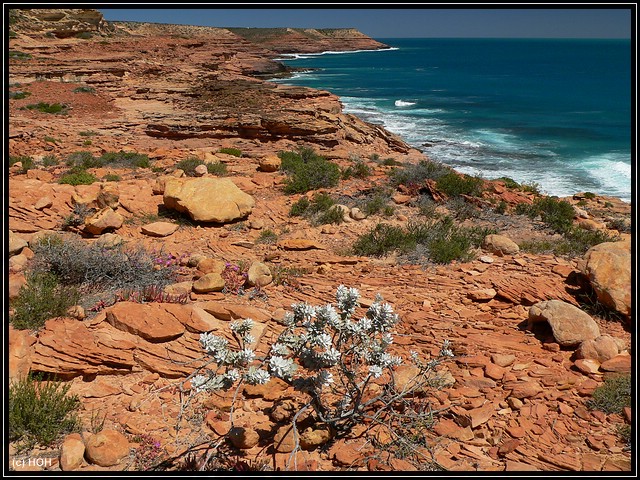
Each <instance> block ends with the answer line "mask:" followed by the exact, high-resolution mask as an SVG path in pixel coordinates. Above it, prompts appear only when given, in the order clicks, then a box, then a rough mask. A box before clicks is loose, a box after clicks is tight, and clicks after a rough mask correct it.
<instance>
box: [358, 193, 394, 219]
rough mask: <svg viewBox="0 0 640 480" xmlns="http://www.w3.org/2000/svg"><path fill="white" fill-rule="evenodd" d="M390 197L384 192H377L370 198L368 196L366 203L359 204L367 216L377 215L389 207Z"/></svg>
mask: <svg viewBox="0 0 640 480" xmlns="http://www.w3.org/2000/svg"><path fill="white" fill-rule="evenodd" d="M389 198H390V197H389V195H388V194H387V193H385V192H382V191H375V192H373V193H372V194H371V195H370V196H367V198H366V199H364V201H362V202H359V205H360V209H361V210H362V211H363V212H364V213H365V214H367V215H375V214H377V213H380V212H383V211H384V209H385V207H387V206H388V205H387V202H388V201H389Z"/></svg>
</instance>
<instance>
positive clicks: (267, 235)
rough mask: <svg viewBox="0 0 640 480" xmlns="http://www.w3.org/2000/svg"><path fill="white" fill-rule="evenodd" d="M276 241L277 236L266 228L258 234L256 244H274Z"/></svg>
mask: <svg viewBox="0 0 640 480" xmlns="http://www.w3.org/2000/svg"><path fill="white" fill-rule="evenodd" d="M276 240H278V234H277V233H276V232H274V231H273V230H271V229H268V228H266V229H264V230H262V231H261V232H260V235H259V236H258V239H257V240H256V243H267V244H272V243H276Z"/></svg>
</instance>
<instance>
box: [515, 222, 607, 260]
mask: <svg viewBox="0 0 640 480" xmlns="http://www.w3.org/2000/svg"><path fill="white" fill-rule="evenodd" d="M617 238H618V237H617V236H615V235H610V234H608V233H607V232H603V231H600V230H595V231H589V230H584V229H582V228H579V227H571V228H570V229H569V230H567V231H566V232H565V233H564V234H563V235H562V236H561V237H558V238H551V239H544V240H529V241H523V242H522V243H520V245H519V247H520V248H521V250H522V251H524V252H529V253H552V254H554V255H557V256H562V257H569V258H575V257H581V256H583V255H584V254H585V253H586V252H587V250H589V249H590V248H591V247H593V246H594V245H598V244H600V243H604V242H613V241H616V240H617Z"/></svg>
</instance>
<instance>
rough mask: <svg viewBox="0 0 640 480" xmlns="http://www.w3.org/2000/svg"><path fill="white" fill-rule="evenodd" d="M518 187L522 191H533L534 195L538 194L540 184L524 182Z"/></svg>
mask: <svg viewBox="0 0 640 480" xmlns="http://www.w3.org/2000/svg"><path fill="white" fill-rule="evenodd" d="M520 188H521V189H522V191H524V192H529V193H533V194H534V195H540V184H538V183H537V182H525V183H522V184H521V185H520Z"/></svg>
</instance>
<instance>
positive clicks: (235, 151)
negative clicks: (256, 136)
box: [218, 148, 242, 157]
mask: <svg viewBox="0 0 640 480" xmlns="http://www.w3.org/2000/svg"><path fill="white" fill-rule="evenodd" d="M218 152H219V153H226V154H227V155H233V156H234V157H241V156H242V151H241V150H238V149H237V148H220V149H219V150H218Z"/></svg>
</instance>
